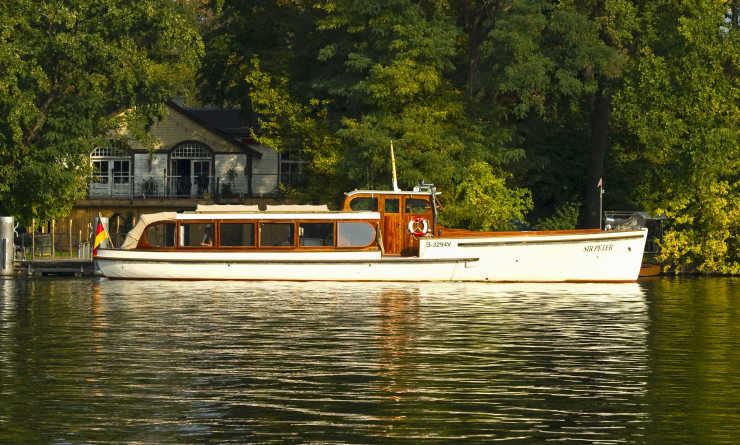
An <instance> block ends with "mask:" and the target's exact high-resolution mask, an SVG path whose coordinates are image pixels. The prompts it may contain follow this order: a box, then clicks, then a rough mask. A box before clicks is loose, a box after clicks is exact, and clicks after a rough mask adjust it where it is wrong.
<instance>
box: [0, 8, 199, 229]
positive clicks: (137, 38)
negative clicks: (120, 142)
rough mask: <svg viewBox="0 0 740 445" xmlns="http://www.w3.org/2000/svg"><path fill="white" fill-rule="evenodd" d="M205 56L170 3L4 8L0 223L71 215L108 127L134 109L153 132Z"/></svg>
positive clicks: (188, 20)
mask: <svg viewBox="0 0 740 445" xmlns="http://www.w3.org/2000/svg"><path fill="white" fill-rule="evenodd" d="M201 51H202V42H201V39H200V37H199V35H198V34H197V32H196V29H195V24H194V19H193V17H191V16H187V15H185V14H184V12H183V8H182V7H181V6H180V5H178V3H176V2H172V1H167V0H144V1H123V2H122V1H91V0H64V1H59V2H37V1H31V0H5V1H3V2H2V3H0V116H1V117H0V214H10V215H14V216H16V217H17V218H18V220H19V221H21V222H23V223H28V222H30V219H31V218H37V219H40V220H49V219H51V218H54V217H58V216H61V215H64V214H66V213H68V211H69V209H70V207H71V206H72V205H73V204H74V202H75V201H76V200H77V199H79V198H81V197H83V196H84V193H85V183H86V178H87V175H88V172H89V166H88V156H89V153H90V151H91V150H92V148H93V147H94V146H95V145H97V144H99V143H101V142H102V138H103V137H104V136H105V135H106V134H107V132H108V131H109V130H111V129H113V128H115V127H116V126H117V125H120V123H121V122H120V120H117V119H112V117H113V116H114V115H115V114H116V113H117V112H120V111H121V110H124V109H129V108H135V109H136V113H135V114H136V115H137V119H140V118H141V117H142V116H143V117H145V118H146V119H145V120H146V121H147V122H151V120H152V119H153V118H155V117H156V115H157V113H158V109H159V107H161V104H162V103H163V102H164V101H165V100H166V99H169V98H170V97H171V96H172V95H174V94H176V93H177V92H179V91H184V90H185V89H187V88H188V87H191V86H192V78H193V74H194V72H195V70H196V69H197V67H198V64H197V62H198V57H199V55H200V53H201ZM139 127H146V124H143V125H139Z"/></svg>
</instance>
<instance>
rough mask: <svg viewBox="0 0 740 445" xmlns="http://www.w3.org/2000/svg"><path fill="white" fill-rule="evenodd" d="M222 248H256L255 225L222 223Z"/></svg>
mask: <svg viewBox="0 0 740 445" xmlns="http://www.w3.org/2000/svg"><path fill="white" fill-rule="evenodd" d="M220 228H221V241H220V244H221V246H225V247H254V224H253V223H221V225H220Z"/></svg>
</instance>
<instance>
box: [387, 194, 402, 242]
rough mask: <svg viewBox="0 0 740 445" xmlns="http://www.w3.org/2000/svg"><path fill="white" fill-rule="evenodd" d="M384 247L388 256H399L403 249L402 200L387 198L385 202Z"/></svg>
mask: <svg viewBox="0 0 740 445" xmlns="http://www.w3.org/2000/svg"><path fill="white" fill-rule="evenodd" d="M383 207H384V210H385V212H384V213H383V247H384V248H385V253H386V254H387V255H399V254H400V253H401V250H402V249H403V238H404V237H405V234H404V231H403V220H402V218H403V216H402V215H401V198H400V197H397V198H385V199H384V202H383Z"/></svg>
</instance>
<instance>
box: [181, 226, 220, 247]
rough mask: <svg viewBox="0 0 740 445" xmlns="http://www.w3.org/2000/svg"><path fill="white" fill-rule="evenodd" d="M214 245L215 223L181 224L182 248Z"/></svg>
mask: <svg viewBox="0 0 740 445" xmlns="http://www.w3.org/2000/svg"><path fill="white" fill-rule="evenodd" d="M213 245H214V240H213V223H186V224H183V223H180V247H201V246H204V247H210V246H213Z"/></svg>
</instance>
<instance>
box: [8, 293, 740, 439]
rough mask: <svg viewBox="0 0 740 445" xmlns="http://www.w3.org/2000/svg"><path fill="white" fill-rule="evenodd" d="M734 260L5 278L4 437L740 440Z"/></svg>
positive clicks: (739, 305)
mask: <svg viewBox="0 0 740 445" xmlns="http://www.w3.org/2000/svg"><path fill="white" fill-rule="evenodd" d="M739 300H740V280H733V279H697V280H694V279H659V280H653V281H644V282H640V283H637V284H624V285H621V284H620V285H607V284H599V285H595V284H572V285H555V284H549V285H523V284H521V285H501V284H455V283H450V284H439V283H434V284H408V283H406V284H399V285H393V284H372V283H356V284H352V283H349V284H348V283H336V284H332V283H283V282H281V283H231V282H229V283H221V282H192V283H191V282H140V281H110V280H105V279H95V280H86V279H78V280H72V279H56V280H24V279H11V280H0V442H4V443H29V442H35V443H83V442H84V443H122V442H125V443H132V442H133V443H227V442H234V443H255V442H256V443H267V442H274V443H286V442H287V443H298V442H300V443H303V442H314V443H377V442H388V443H391V442H392V443H419V442H425V443H450V442H453V441H467V442H486V443H487V442H492V441H502V442H504V443H506V442H509V443H543V442H548V441H553V442H556V443H702V444H704V443H727V444H730V443H737V441H738V440H740V439H739V438H740V363H739V362H740V360H739V358H738V357H740V354H738V346H740V340H739V338H740V337H739V336H738V334H740V332H739V331H740V324H739V323H738V312H739V309H740V301H739Z"/></svg>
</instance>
